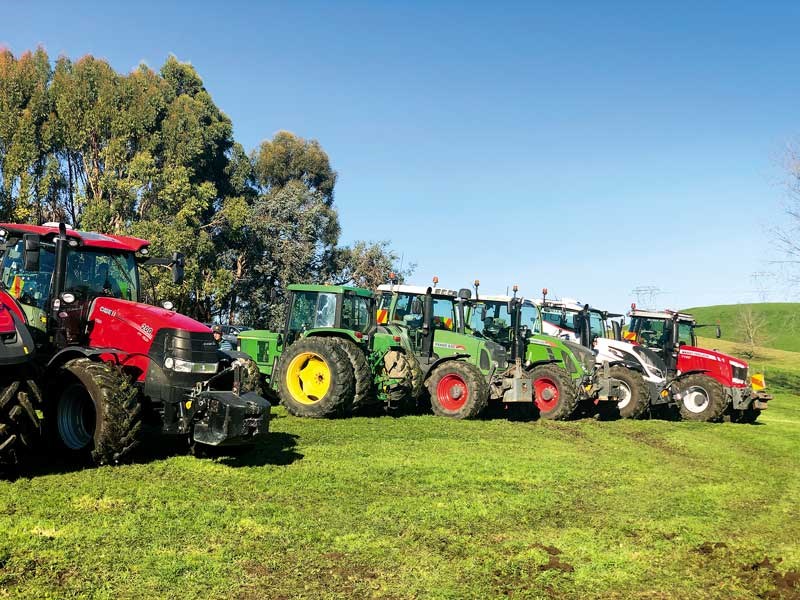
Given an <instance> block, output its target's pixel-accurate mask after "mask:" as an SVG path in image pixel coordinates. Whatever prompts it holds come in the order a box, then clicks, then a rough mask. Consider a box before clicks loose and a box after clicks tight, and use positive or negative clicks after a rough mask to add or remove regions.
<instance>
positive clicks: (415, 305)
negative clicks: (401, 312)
mask: <svg viewBox="0 0 800 600" xmlns="http://www.w3.org/2000/svg"><path fill="white" fill-rule="evenodd" d="M411 312H412V314H415V315H421V314H422V302H421V301H420V299H419V298H414V299H413V300H412V301H411Z"/></svg>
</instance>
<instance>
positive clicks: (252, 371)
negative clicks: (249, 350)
mask: <svg viewBox="0 0 800 600" xmlns="http://www.w3.org/2000/svg"><path fill="white" fill-rule="evenodd" d="M238 360H239V361H240V364H242V381H241V387H240V388H239V393H240V394H246V393H247V392H255V393H256V394H258V395H259V396H263V395H264V386H263V384H262V383H261V381H262V379H261V371H260V370H259V369H258V363H257V362H256V361H254V360H253V359H252V358H239V359H238Z"/></svg>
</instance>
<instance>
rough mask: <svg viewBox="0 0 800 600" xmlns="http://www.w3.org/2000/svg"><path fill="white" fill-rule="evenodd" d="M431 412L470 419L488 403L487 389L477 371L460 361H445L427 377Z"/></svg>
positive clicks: (474, 367) (478, 413)
mask: <svg viewBox="0 0 800 600" xmlns="http://www.w3.org/2000/svg"><path fill="white" fill-rule="evenodd" d="M427 388H428V392H429V393H430V396H431V409H432V410H433V413H434V414H435V415H438V416H440V417H450V418H452V419H473V418H475V417H477V416H479V415H480V414H481V413H482V412H483V410H484V409H485V408H486V405H487V403H488V402H489V385H488V384H487V383H486V378H485V377H484V376H483V373H481V372H480V370H479V369H478V367H476V366H475V365H473V364H470V363H468V362H465V361H463V360H448V361H447V362H444V363H442V364H440V365H439V366H438V367H436V368H435V369H433V371H431V373H430V374H429V376H428V381H427Z"/></svg>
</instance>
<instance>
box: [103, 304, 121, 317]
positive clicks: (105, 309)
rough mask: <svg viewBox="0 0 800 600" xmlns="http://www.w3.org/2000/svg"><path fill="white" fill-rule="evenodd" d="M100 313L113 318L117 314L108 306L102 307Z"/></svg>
mask: <svg viewBox="0 0 800 600" xmlns="http://www.w3.org/2000/svg"><path fill="white" fill-rule="evenodd" d="M100 312H101V313H103V314H104V315H108V316H109V317H113V316H114V315H116V314H117V311H115V310H112V309H110V308H108V307H106V306H101V307H100Z"/></svg>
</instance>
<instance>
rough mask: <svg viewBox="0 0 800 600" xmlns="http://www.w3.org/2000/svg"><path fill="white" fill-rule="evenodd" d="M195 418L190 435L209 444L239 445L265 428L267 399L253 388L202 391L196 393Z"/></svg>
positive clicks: (268, 414) (260, 434)
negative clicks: (253, 390) (242, 391)
mask: <svg viewBox="0 0 800 600" xmlns="http://www.w3.org/2000/svg"><path fill="white" fill-rule="evenodd" d="M195 402H197V406H198V410H197V412H196V413H195V414H196V415H197V416H198V417H199V418H198V420H197V421H195V423H194V429H193V433H192V438H193V439H194V441H195V442H198V443H201V444H207V445H209V446H241V445H245V444H249V443H253V442H255V441H256V440H257V439H258V438H259V437H260V436H263V435H266V433H267V431H268V429H269V416H270V403H269V402H268V401H267V400H265V399H264V398H262V397H261V396H259V395H258V394H256V393H254V392H248V393H246V394H243V395H242V396H239V395H237V394H235V393H234V392H224V391H209V390H206V391H203V392H200V394H199V395H198V396H197V397H196V400H195Z"/></svg>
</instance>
